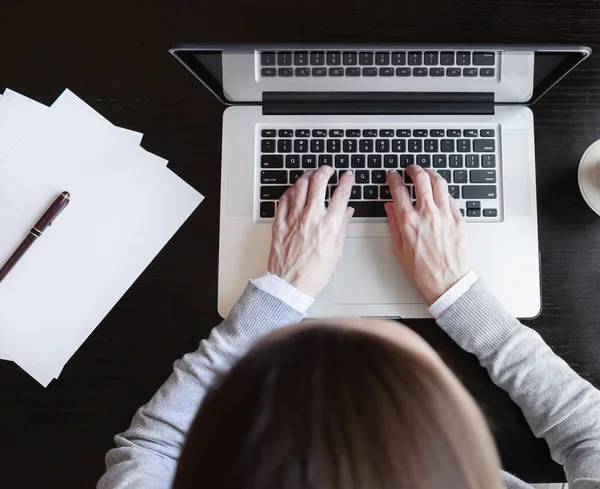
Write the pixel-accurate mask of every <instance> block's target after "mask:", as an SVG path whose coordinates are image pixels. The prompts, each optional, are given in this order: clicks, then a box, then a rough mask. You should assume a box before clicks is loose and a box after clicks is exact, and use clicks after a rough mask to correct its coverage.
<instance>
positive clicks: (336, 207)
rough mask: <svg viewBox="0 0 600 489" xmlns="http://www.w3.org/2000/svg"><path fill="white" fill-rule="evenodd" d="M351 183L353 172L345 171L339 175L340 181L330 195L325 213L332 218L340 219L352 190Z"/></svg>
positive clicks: (352, 181) (352, 183)
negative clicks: (329, 201)
mask: <svg viewBox="0 0 600 489" xmlns="http://www.w3.org/2000/svg"><path fill="white" fill-rule="evenodd" d="M352 185H354V174H353V173H352V171H350V170H349V171H345V172H344V173H342V176H341V177H340V183H339V184H338V187H337V188H336V189H335V192H334V193H333V196H332V197H331V203H330V204H329V209H328V210H327V214H328V215H330V216H331V217H332V218H333V219H336V220H340V219H341V218H342V217H343V216H344V212H346V209H347V207H348V200H349V199H350V193H351V192H352Z"/></svg>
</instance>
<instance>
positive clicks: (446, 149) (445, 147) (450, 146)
mask: <svg viewBox="0 0 600 489" xmlns="http://www.w3.org/2000/svg"><path fill="white" fill-rule="evenodd" d="M448 132H449V131H448ZM442 153H454V139H442Z"/></svg>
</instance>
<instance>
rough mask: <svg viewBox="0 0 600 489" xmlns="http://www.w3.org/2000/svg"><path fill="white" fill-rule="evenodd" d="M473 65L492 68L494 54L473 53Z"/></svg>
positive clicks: (494, 59)
mask: <svg viewBox="0 0 600 489" xmlns="http://www.w3.org/2000/svg"><path fill="white" fill-rule="evenodd" d="M473 64H474V65H475V66H494V65H495V64H496V53H473Z"/></svg>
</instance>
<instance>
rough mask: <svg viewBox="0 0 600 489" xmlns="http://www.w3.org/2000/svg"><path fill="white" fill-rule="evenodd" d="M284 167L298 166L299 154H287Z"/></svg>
mask: <svg viewBox="0 0 600 489" xmlns="http://www.w3.org/2000/svg"><path fill="white" fill-rule="evenodd" d="M285 167H286V168H300V156H299V155H287V156H286V157H285Z"/></svg>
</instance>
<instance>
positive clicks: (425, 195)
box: [406, 165, 433, 207]
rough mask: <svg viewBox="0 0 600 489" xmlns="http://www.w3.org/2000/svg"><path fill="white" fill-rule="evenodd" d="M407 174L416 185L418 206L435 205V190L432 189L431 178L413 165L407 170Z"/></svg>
mask: <svg viewBox="0 0 600 489" xmlns="http://www.w3.org/2000/svg"><path fill="white" fill-rule="evenodd" d="M406 172H407V173H408V174H409V175H410V178H412V181H413V183H414V184H415V198H416V199H417V206H419V207H421V206H423V205H424V204H433V189H432V187H431V178H430V177H429V175H428V174H427V173H426V172H425V170H423V168H421V167H420V166H417V165H411V166H409V167H408V168H407V169H406Z"/></svg>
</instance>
